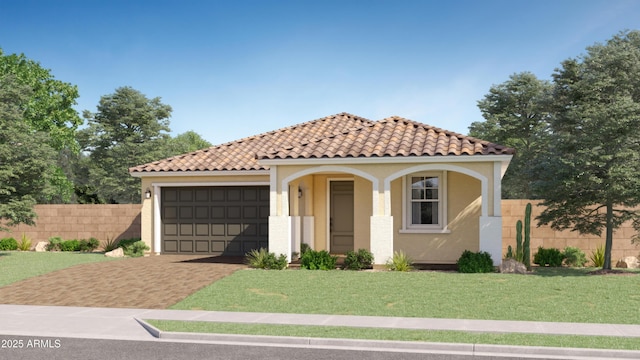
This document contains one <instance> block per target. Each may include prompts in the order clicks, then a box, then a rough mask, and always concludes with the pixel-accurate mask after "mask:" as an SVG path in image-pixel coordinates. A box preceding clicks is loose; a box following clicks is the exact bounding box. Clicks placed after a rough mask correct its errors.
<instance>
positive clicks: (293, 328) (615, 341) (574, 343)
mask: <svg viewBox="0 0 640 360" xmlns="http://www.w3.org/2000/svg"><path fill="white" fill-rule="evenodd" d="M146 321H147V322H149V323H150V324H151V325H153V326H155V327H157V328H158V329H160V330H162V331H171V332H197V333H218V334H250V335H275V336H297V337H316V338H341V339H370V340H396V341H423V342H448V343H452V342H455V343H466V344H495V345H519V346H551V347H578V348H594V349H617V350H640V341H638V339H637V338H624V337H612V336H577V335H539V334H496V333H478V332H466V331H424V330H408V329H374V328H349V327H341V326H301V325H271V324H237V323H217V322H202V321H173V320H146Z"/></svg>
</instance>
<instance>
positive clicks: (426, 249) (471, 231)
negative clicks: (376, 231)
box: [391, 172, 481, 264]
mask: <svg viewBox="0 0 640 360" xmlns="http://www.w3.org/2000/svg"><path fill="white" fill-rule="evenodd" d="M391 191H392V195H391V201H392V214H393V219H394V224H393V225H394V226H393V232H394V236H395V242H394V251H404V252H405V253H406V254H407V255H409V256H410V257H411V258H412V259H413V260H414V261H416V262H424V263H442V264H447V263H455V262H456V260H457V259H458V258H459V257H460V254H462V252H463V251H464V250H471V251H478V247H479V217H480V207H481V198H480V191H481V190H480V181H479V180H477V179H474V178H472V177H470V176H467V175H465V174H461V173H456V172H448V173H447V200H446V203H447V229H448V230H449V233H420V234H410V233H402V231H401V229H402V211H403V199H402V179H397V180H395V181H394V182H393V183H392V188H391Z"/></svg>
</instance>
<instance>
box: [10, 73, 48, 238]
mask: <svg viewBox="0 0 640 360" xmlns="http://www.w3.org/2000/svg"><path fill="white" fill-rule="evenodd" d="M30 96H31V89H30V88H29V87H28V86H25V85H21V84H19V83H18V80H17V79H16V77H15V76H14V75H12V74H10V75H0V219H2V220H4V221H6V225H8V226H13V225H17V224H20V223H25V224H29V225H32V224H33V223H34V220H33V219H34V218H35V216H36V214H35V212H34V211H33V206H34V205H35V204H36V201H37V200H38V197H41V196H43V195H42V194H46V193H47V192H48V191H49V184H50V183H52V181H50V180H51V178H52V177H54V176H55V175H56V173H55V171H52V169H55V166H53V165H55V151H54V150H53V149H52V148H51V147H50V146H49V145H48V144H49V135H48V134H47V133H46V132H43V131H37V130H34V129H33V128H31V126H30V124H29V123H28V122H27V121H26V120H25V119H24V109H23V104H24V103H25V102H27V100H28V99H29V98H30ZM0 229H2V230H6V228H5V227H4V226H3V225H2V224H0Z"/></svg>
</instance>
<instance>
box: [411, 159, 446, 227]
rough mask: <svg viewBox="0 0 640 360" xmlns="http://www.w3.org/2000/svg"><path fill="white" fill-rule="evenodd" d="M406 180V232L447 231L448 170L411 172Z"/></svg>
mask: <svg viewBox="0 0 640 360" xmlns="http://www.w3.org/2000/svg"><path fill="white" fill-rule="evenodd" d="M404 180H405V181H404V182H405V189H406V191H405V194H406V196H405V205H406V206H405V207H404V208H405V209H406V210H405V211H406V213H405V214H404V216H403V217H404V218H405V221H404V225H405V226H404V227H403V229H402V230H403V231H405V232H432V231H435V232H446V231H447V230H446V214H445V209H446V198H445V194H446V191H445V190H446V172H437V173H433V172H432V173H420V174H410V175H407V176H406V178H405V179H404Z"/></svg>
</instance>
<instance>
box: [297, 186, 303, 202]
mask: <svg viewBox="0 0 640 360" xmlns="http://www.w3.org/2000/svg"><path fill="white" fill-rule="evenodd" d="M301 197H302V188H301V187H299V186H298V199H300V198H301Z"/></svg>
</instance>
